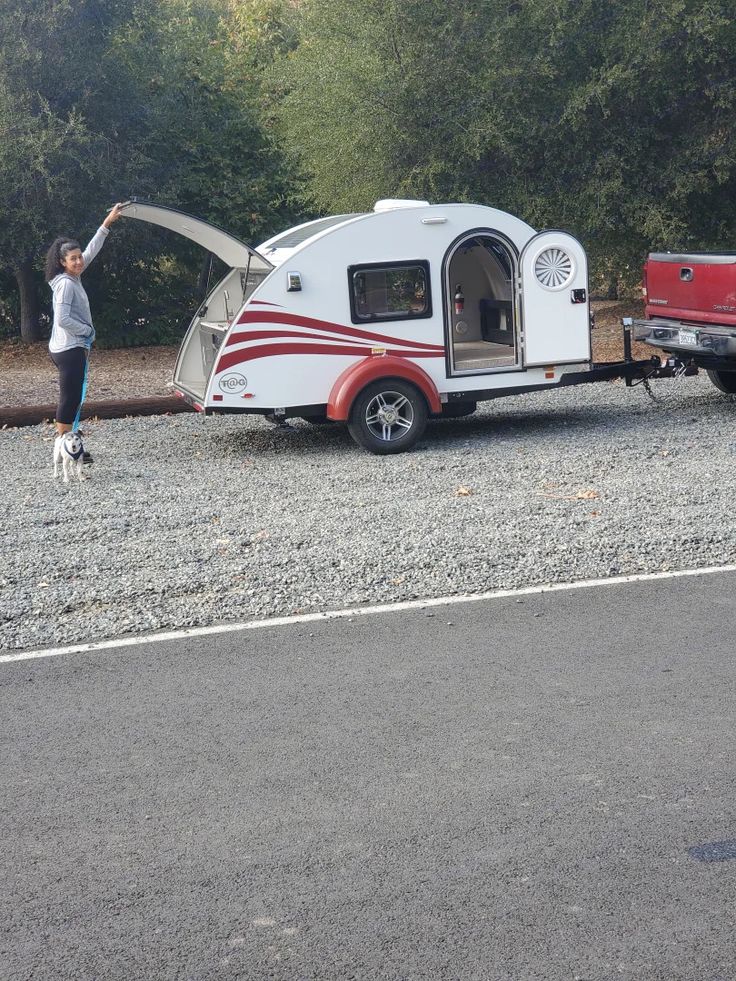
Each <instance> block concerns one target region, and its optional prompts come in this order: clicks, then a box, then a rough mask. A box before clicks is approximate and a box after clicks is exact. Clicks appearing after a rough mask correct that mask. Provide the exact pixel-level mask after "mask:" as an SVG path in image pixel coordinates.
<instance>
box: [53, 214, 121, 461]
mask: <svg viewBox="0 0 736 981" xmlns="http://www.w3.org/2000/svg"><path fill="white" fill-rule="evenodd" d="M121 207H122V205H120V204H116V205H115V206H114V207H113V208H111V209H110V211H109V212H108V215H107V217H106V218H105V220H104V221H103V223H102V225H101V226H100V227H99V228H98V229H97V231H96V232H95V235H94V238H93V239H92V241H91V242H90V243H89V245H88V246H87V248H86V249H85V250H84V252H82V250H81V249H80V247H79V242H75V241H74V239H71V238H57V239H56V241H55V242H54V243H53V245H52V246H51V248H50V249H49V251H48V254H47V256H46V282H47V283H48V284H49V286H50V287H51V289H52V291H53V294H54V325H53V328H52V331H51V340H50V341H49V353H50V354H51V360H52V361H53V362H54V364H55V365H56V367H57V368H58V369H59V404H58V406H57V410H56V431H57V433H58V434H59V435H61V434H62V433H68V432H69V431H70V430H71V429H76V427H77V425H78V424H79V414H80V412H81V408H82V399H83V392H84V383H85V379H86V376H87V359H88V357H89V351H90V348H91V347H92V342H93V341H94V339H95V329H94V327H93V326H92V315H91V313H90V309H89V300H88V299H87V294H86V293H85V291H84V287H83V286H82V283H81V282H80V276H81V275H82V273H83V272H84V270H85V269H86V268H87V266H88V265H89V264H90V262H92V260H93V259H94V257H95V256H96V255H97V253H98V252H99V251H100V249H101V248H102V246H103V244H104V242H105V239H106V238H107V235H108V232H109V229H110V225H112V223H113V222H114V221H117V220H118V218H119V217H120V214H121ZM84 456H85V462H87V463H91V462H92V458H91V457H90V456H89V454H87V453H85V454H84Z"/></svg>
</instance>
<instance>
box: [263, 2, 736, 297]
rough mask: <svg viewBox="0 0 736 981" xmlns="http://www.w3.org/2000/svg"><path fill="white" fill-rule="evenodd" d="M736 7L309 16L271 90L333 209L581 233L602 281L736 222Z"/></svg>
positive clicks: (602, 5) (447, 9) (343, 6)
mask: <svg viewBox="0 0 736 981" xmlns="http://www.w3.org/2000/svg"><path fill="white" fill-rule="evenodd" d="M731 6H732V4H731V3H730V0H618V2H617V3H615V4H613V3H610V0H558V2H557V3H554V4H551V3H549V2H548V0H520V2H517V3H510V2H508V0H503V2H501V0H484V2H479V0H469V2H467V3H463V4H454V3H453V4H447V3H445V2H440V0H401V2H400V0H366V2H365V3H363V4H361V5H360V8H359V11H358V10H357V9H356V7H355V6H354V4H352V3H350V2H348V0H306V2H305V3H303V4H302V5H301V7H300V12H301V23H300V44H299V46H298V48H297V49H296V50H295V51H293V52H290V53H289V54H287V55H285V56H284V57H283V58H282V59H281V62H280V66H279V72H278V76H277V80H276V82H275V84H274V86H273V91H274V93H275V94H276V95H277V96H278V98H279V106H280V111H279V116H280V121H281V126H282V130H283V135H284V141H285V144H286V146H287V147H288V149H289V151H290V152H291V153H292V154H293V155H294V156H295V157H296V158H297V159H298V160H299V161H300V162H301V164H302V165H303V166H304V167H305V169H306V170H307V172H308V173H309V175H310V178H311V182H310V186H309V189H310V192H311V194H312V195H313V197H314V199H315V200H316V202H317V205H318V206H319V207H320V208H323V209H330V210H353V209H362V208H368V207H370V206H371V204H372V202H373V201H374V200H375V199H376V198H378V197H388V196H395V195H400V196H403V195H407V196H420V197H428V198H429V199H430V200H461V201H462V200H474V201H479V202H482V203H487V204H491V205H493V206H496V207H500V208H503V209H505V210H508V211H512V212H514V213H516V214H519V215H520V216H521V217H523V218H525V219H526V220H527V221H529V222H530V223H531V224H532V225H535V226H537V227H544V226H558V227H559V226H563V227H568V228H570V229H571V230H573V231H574V232H576V233H577V234H578V235H579V236H580V237H581V238H582V240H583V242H584V244H585V245H586V247H587V249H588V251H589V252H590V254H591V257H592V259H593V266H594V273H595V276H596V277H597V279H598V280H600V281H601V282H610V281H611V280H612V279H613V280H622V279H623V280H628V281H631V280H633V279H634V278H638V276H639V267H640V260H641V258H642V257H643V255H644V254H645V253H646V251H647V250H648V249H649V248H662V247H669V248H678V247H690V248H694V247H699V248H708V247H710V248H724V247H726V246H727V245H728V244H729V242H730V243H731V244H732V243H733V240H734V232H735V231H736V218H735V217H734V211H733V208H731V207H728V206H724V205H725V203H726V202H729V201H733V195H734V190H736V145H735V142H734V141H735V140H736V136H735V134H736V129H735V128H734V126H733V123H732V121H733V118H734V109H735V108H736V105H735V100H736V81H735V80H736V21H735V20H734V18H733V16H732V11H731Z"/></svg>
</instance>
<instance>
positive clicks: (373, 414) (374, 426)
mask: <svg viewBox="0 0 736 981" xmlns="http://www.w3.org/2000/svg"><path fill="white" fill-rule="evenodd" d="M365 424H366V427H367V428H368V431H369V432H370V433H371V435H372V436H375V437H376V439H380V440H382V441H383V442H384V443H394V442H396V440H397V439H401V437H402V436H404V435H406V433H408V432H409V430H410V429H411V427H412V426H413V425H414V407H413V406H412V404H411V402H410V401H409V399H408V398H407V397H406V395H402V394H401V392H379V394H378V395H375V396H374V397H373V398H372V399H371V400H370V402H369V403H368V405H367V407H366V410H365Z"/></svg>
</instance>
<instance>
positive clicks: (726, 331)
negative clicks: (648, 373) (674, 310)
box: [632, 318, 736, 359]
mask: <svg viewBox="0 0 736 981" xmlns="http://www.w3.org/2000/svg"><path fill="white" fill-rule="evenodd" d="M632 327H633V337H634V340H635V341H642V342H643V343H644V344H651V345H652V347H660V348H662V349H663V350H665V351H677V353H678V354H680V355H689V356H690V357H691V358H693V357H694V358H696V359H697V357H698V356H705V357H710V358H712V357H717V358H735V359H736V328H733V327H720V326H714V325H712V324H693V323H688V322H687V321H680V320H664V319H659V318H653V319H651V320H635V321H634V322H633V325H632Z"/></svg>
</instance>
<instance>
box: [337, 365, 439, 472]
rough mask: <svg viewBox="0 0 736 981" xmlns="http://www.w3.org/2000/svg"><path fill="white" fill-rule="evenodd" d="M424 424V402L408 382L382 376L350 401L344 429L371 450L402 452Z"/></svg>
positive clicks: (413, 440) (419, 393) (413, 442)
mask: <svg viewBox="0 0 736 981" xmlns="http://www.w3.org/2000/svg"><path fill="white" fill-rule="evenodd" d="M426 426H427V403H426V402H425V400H424V396H423V395H422V394H421V392H419V391H418V390H417V389H416V388H415V387H414V386H413V385H411V384H409V382H405V381H401V380H400V379H398V378H385V379H383V380H382V381H377V382H373V383H372V384H371V385H367V386H366V387H365V388H364V389H363V391H362V392H360V394H359V395H358V397H357V398H356V399H355V402H353V407H352V409H351V410H350V419H349V420H348V430H349V432H350V435H351V436H352V437H353V439H354V440H355V442H356V443H358V444H359V445H360V446H363V447H364V448H365V449H366V450H369V451H370V452H371V453H377V454H381V455H383V454H386V453H403V452H404V450H408V449H411V447H412V446H414V444H415V443H416V442H417V440H418V439H420V438H421V436H422V434H423V433H424V430H425V428H426Z"/></svg>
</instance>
